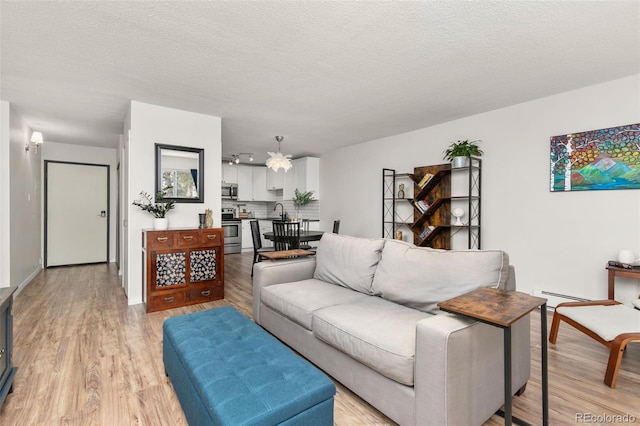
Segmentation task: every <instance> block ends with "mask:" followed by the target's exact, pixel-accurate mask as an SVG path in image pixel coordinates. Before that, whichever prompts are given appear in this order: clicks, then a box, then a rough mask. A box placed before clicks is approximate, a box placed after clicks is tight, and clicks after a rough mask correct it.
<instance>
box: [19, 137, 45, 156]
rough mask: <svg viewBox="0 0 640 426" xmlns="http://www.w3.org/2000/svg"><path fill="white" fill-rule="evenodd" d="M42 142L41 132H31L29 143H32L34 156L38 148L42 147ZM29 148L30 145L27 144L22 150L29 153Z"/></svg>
mask: <svg viewBox="0 0 640 426" xmlns="http://www.w3.org/2000/svg"><path fill="white" fill-rule="evenodd" d="M43 142H44V138H43V137H42V132H33V133H32V134H31V143H33V145H34V147H35V150H36V154H37V153H38V147H39V146H40V145H42V143H43ZM29 148H31V145H30V144H29V142H27V143H26V145H25V147H24V150H25V151H29Z"/></svg>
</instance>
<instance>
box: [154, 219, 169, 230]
mask: <svg viewBox="0 0 640 426" xmlns="http://www.w3.org/2000/svg"><path fill="white" fill-rule="evenodd" d="M168 228H169V219H167V218H166V217H154V218H153V229H155V230H156V231H164V230H165V229H168Z"/></svg>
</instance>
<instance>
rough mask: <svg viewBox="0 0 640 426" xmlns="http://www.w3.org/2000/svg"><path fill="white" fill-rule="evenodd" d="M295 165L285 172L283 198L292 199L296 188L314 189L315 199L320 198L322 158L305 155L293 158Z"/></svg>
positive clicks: (301, 189) (299, 189)
mask: <svg viewBox="0 0 640 426" xmlns="http://www.w3.org/2000/svg"><path fill="white" fill-rule="evenodd" d="M292 163H293V167H291V169H289V171H288V172H287V173H286V174H285V177H284V187H283V189H282V198H283V199H285V200H291V199H292V198H293V197H294V195H295V190H296V188H297V189H298V191H300V192H307V191H313V199H314V200H319V199H320V159H319V158H315V157H303V158H296V159H295V160H293V162H292Z"/></svg>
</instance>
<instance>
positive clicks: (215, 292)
mask: <svg viewBox="0 0 640 426" xmlns="http://www.w3.org/2000/svg"><path fill="white" fill-rule="evenodd" d="M188 297H189V301H190V302H198V303H202V302H208V301H210V300H219V299H222V298H224V287H223V286H221V285H209V286H206V287H201V288H197V289H191V290H188Z"/></svg>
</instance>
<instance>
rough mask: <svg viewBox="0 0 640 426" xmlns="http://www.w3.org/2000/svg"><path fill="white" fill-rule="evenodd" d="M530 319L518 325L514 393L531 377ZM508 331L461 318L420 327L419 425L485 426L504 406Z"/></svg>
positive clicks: (444, 317) (514, 330) (447, 317)
mask: <svg viewBox="0 0 640 426" xmlns="http://www.w3.org/2000/svg"><path fill="white" fill-rule="evenodd" d="M529 324H530V319H529V315H527V316H526V317H524V318H522V319H521V320H520V321H518V322H517V323H515V324H513V326H512V331H511V339H512V340H511V344H512V346H511V347H512V355H511V356H512V384H513V389H512V390H513V393H515V392H516V391H517V390H518V389H520V388H521V387H522V386H523V385H524V384H526V382H527V380H528V379H529V375H530V325H529ZM503 338H504V334H503V329H501V328H498V327H494V326H491V325H488V324H484V323H481V322H478V321H476V320H472V319H469V318H465V317H462V316H459V315H455V314H445V313H443V314H438V315H435V316H433V317H430V318H425V319H423V320H422V321H420V322H419V323H418V325H417V327H416V355H415V392H416V424H425V425H445V424H447V425H458V424H459V425H462V424H469V425H470V424H482V423H483V422H484V421H485V420H486V419H488V418H489V417H491V415H492V414H493V413H494V412H495V411H496V410H498V409H499V408H500V407H501V406H502V405H503V403H504V364H503V359H504V351H503V343H504V340H503Z"/></svg>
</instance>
